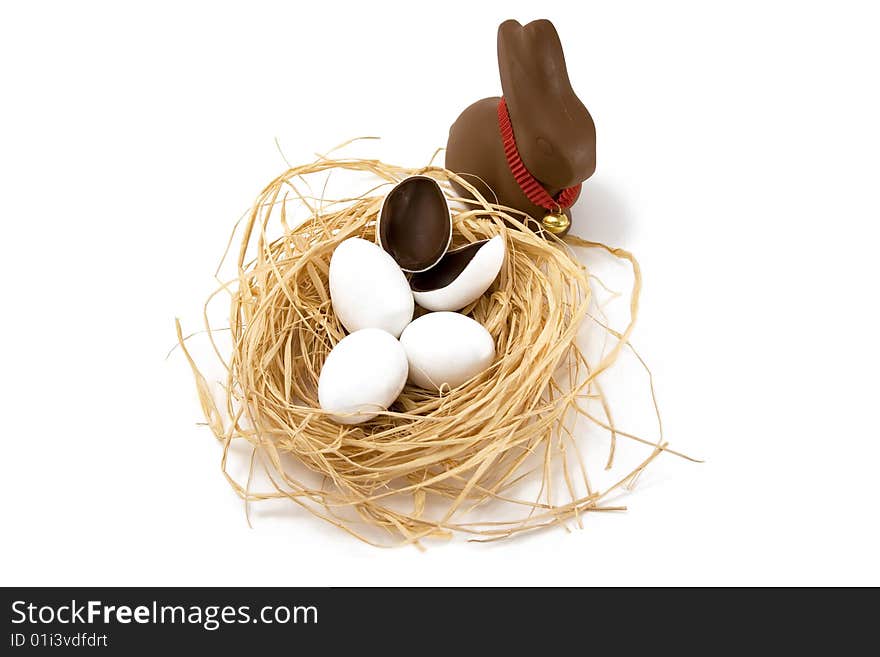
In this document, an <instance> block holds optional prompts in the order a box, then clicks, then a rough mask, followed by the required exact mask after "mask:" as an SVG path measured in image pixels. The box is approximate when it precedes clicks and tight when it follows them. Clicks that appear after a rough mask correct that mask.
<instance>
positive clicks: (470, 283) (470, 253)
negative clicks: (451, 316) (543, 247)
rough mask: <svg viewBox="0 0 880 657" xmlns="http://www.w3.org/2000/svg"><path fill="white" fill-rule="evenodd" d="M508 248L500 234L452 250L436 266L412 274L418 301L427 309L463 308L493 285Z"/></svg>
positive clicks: (412, 284)
mask: <svg viewBox="0 0 880 657" xmlns="http://www.w3.org/2000/svg"><path fill="white" fill-rule="evenodd" d="M505 251H506V248H505V245H504V238H503V237H501V235H496V236H495V237H493V238H492V239H490V240H488V241H485V242H482V243H475V244H469V245H467V246H464V247H462V248H460V249H456V250H454V251H449V252H448V253H447V254H446V255H445V256H444V257H443V259H442V260H441V261H440V262H439V263H438V264H437V265H436V266H435V267H434V268H433V269H431V270H429V271H427V272H424V273H423V274H416V275H415V276H413V279H412V280H411V281H410V286H411V287H412V290H413V297H415V300H416V303H417V304H419V305H420V306H421V307H422V308H425V309H427V310H461V309H462V308H464V307H465V306H466V305H468V304H469V303H471V302H473V301H476V300H477V299H479V298H480V296H481V295H482V294H483V292H485V291H486V290H488V289H489V286H490V285H492V281H494V280H495V278H496V277H497V276H498V272H500V271H501V266H502V265H503V264H504V254H505Z"/></svg>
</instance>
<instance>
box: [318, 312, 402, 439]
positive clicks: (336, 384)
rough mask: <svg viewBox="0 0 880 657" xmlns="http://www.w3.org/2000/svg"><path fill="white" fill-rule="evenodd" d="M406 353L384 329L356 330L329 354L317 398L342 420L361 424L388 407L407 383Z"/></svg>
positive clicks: (322, 405) (338, 419) (324, 406)
mask: <svg viewBox="0 0 880 657" xmlns="http://www.w3.org/2000/svg"><path fill="white" fill-rule="evenodd" d="M407 370H408V366H407V360H406V353H405V352H404V351H403V347H402V346H401V344H400V342H398V341H397V339H396V338H394V337H393V336H392V335H391V334H390V333H388V332H387V331H383V330H381V329H375V328H368V329H363V330H361V331H355V332H354V333H352V334H351V335H348V336H346V337H344V338H343V339H342V340H340V341H339V344H337V345H336V346H335V347H333V349H332V351H331V352H330V353H329V354H327V359H326V360H325V361H324V366H323V367H322V368H321V375H320V377H318V402H319V403H320V404H321V408H322V409H324V410H325V411H330V412H331V413H333V415H331V417H332V418H333V419H334V420H336V421H337V422H339V423H341V424H360V423H361V422H366V421H367V420H370V419H372V418H374V417H376V415H377V414H378V413H379V412H380V411H384V410H386V409H387V408H388V407H389V406H391V404H392V403H394V400H395V399H397V397H398V396H399V395H400V391H401V390H403V386H404V384H406V376H407Z"/></svg>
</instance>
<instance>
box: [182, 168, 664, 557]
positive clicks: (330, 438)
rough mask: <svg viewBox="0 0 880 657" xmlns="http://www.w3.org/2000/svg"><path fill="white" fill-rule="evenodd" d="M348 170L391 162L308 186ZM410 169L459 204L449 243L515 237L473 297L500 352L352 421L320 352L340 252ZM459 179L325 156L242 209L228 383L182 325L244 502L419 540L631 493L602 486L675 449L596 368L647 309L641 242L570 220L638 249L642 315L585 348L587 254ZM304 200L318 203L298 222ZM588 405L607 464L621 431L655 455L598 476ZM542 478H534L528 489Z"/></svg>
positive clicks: (328, 342)
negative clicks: (329, 387)
mask: <svg viewBox="0 0 880 657" xmlns="http://www.w3.org/2000/svg"><path fill="white" fill-rule="evenodd" d="M341 170H348V171H356V172H361V174H360V176H361V178H363V173H364V172H366V173H368V174H372V175H373V176H375V177H376V178H377V179H378V180H377V183H376V185H375V186H372V187H371V188H370V189H367V190H366V191H365V193H364V194H363V195H362V196H358V197H356V198H348V199H340V200H335V201H331V200H329V199H326V198H315V197H314V196H313V197H308V196H306V195H305V194H303V193H302V192H301V191H300V188H301V187H302V185H301V181H303V180H304V179H307V178H308V177H309V176H312V175H314V174H320V173H321V172H334V173H335V172H339V171H341ZM413 174H423V175H427V176H431V177H433V178H435V179H436V180H438V181H439V182H440V184H441V186H443V187H444V189H445V190H446V192H447V194H448V195H449V197H450V199H451V200H452V201H453V206H455V205H456V203H455V202H456V201H457V202H458V206H459V207H460V208H463V209H461V211H459V212H457V214H456V215H455V218H454V240H453V245H454V246H458V245H461V244H464V243H467V242H472V241H475V240H480V239H484V238H488V237H491V236H494V235H497V234H499V233H500V234H503V235H504V237H505V239H506V240H507V247H508V257H507V260H506V262H505V265H504V268H503V270H502V271H501V274H500V275H499V277H498V279H497V280H496V282H495V283H494V285H493V287H492V288H491V289H490V290H489V292H487V293H486V294H485V295H484V296H483V298H481V299H480V300H478V301H477V302H475V303H474V304H472V305H471V306H469V307H468V308H465V309H464V310H463V311H462V312H464V313H466V314H469V315H471V316H472V317H473V318H474V319H476V320H477V321H478V322H480V323H481V324H482V325H483V326H485V327H486V328H487V329H488V331H489V333H490V334H491V335H492V337H493V338H494V340H495V344H496V352H497V356H496V359H495V362H494V364H493V365H492V367H491V368H490V369H489V370H488V371H486V372H484V373H483V374H481V375H480V376H479V377H477V378H476V379H474V380H471V381H470V382H468V383H466V384H464V385H463V386H461V387H459V388H457V389H454V390H451V391H444V392H443V393H442V394H439V393H431V392H428V391H425V390H421V389H418V388H415V387H412V386H407V387H406V388H405V389H404V391H403V393H402V395H401V396H400V398H399V399H398V401H397V402H396V403H395V404H394V405H393V406H392V407H391V409H389V411H388V412H386V413H382V414H380V415H379V416H378V417H376V418H375V419H374V420H371V421H369V422H367V423H364V424H361V425H357V426H343V425H340V424H337V423H335V422H333V421H332V420H330V419H329V418H328V417H327V416H326V414H325V413H324V412H322V411H321V410H320V409H319V407H318V401H317V382H318V375H319V373H320V371H321V365H322V363H323V362H324V359H325V357H326V356H327V354H328V353H329V351H330V350H331V349H332V347H333V346H334V345H335V344H336V343H337V342H339V341H340V340H341V339H342V338H343V337H344V336H345V332H344V329H343V327H342V325H341V324H340V323H339V321H338V320H337V318H336V317H335V315H334V313H333V309H332V307H331V303H330V296H329V291H328V285H327V277H328V266H329V262H330V256H331V254H332V253H333V250H334V249H335V248H336V246H337V245H338V244H339V243H340V242H341V241H342V240H344V239H346V238H349V237H353V236H357V237H362V238H365V239H368V240H373V239H374V229H375V220H376V216H377V213H378V211H379V208H380V205H381V202H382V198H383V194H384V192H385V191H387V190H388V189H389V188H390V185H391V184H393V183H396V182H398V181H399V180H401V179H402V178H403V177H405V176H408V175H413ZM325 175H326V173H325ZM451 179H455V180H457V181H458V182H460V183H461V184H462V185H463V186H465V187H466V188H468V189H470V190H472V191H474V192H475V193H476V190H474V189H473V187H472V186H471V185H470V184H469V183H468V182H467V181H466V180H463V179H461V178H458V177H456V176H455V174H453V173H452V172H450V171H447V170H445V169H442V168H439V167H432V166H429V167H425V168H421V169H405V168H401V167H397V166H391V165H388V164H384V163H382V162H379V161H375V160H359V159H329V158H327V157H321V158H319V159H318V160H317V161H315V162H313V163H311V164H308V165H304V166H298V167H291V168H290V169H289V170H287V171H286V172H285V173H283V174H282V175H281V176H279V177H278V178H276V179H275V180H273V181H272V182H271V183H270V184H269V185H268V186H267V187H266V188H265V189H264V190H263V192H262V193H261V194H260V196H259V197H258V198H257V200H256V202H255V204H254V206H253V208H252V209H251V211H250V212H249V214H248V215H246V216H245V217H244V224H243V226H242V227H241V228H242V239H241V244H240V248H239V250H238V259H237V269H238V273H237V276H236V277H235V278H234V279H233V280H231V281H229V282H227V283H225V284H224V285H223V286H222V287H221V288H220V290H218V292H216V293H215V295H212V298H214V297H215V296H217V295H218V294H219V293H228V295H229V297H230V299H231V302H230V308H229V326H228V330H229V332H230V336H231V352H229V353H225V350H224V349H223V348H221V347H220V346H219V342H218V341H216V340H215V333H216V331H217V330H218V329H217V328H214V327H212V326H211V325H210V324H208V326H207V333H208V335H209V336H210V338H211V342H212V344H213V345H214V351H215V352H216V355H217V357H218V358H219V359H220V361H221V362H222V363H223V366H224V368H225V370H226V380H225V381H223V382H222V385H221V386H220V387H219V390H214V391H212V389H211V387H210V386H209V385H208V382H207V380H206V378H205V377H204V376H203V375H202V373H201V372H200V369H199V368H198V367H197V365H196V362H195V361H194V359H193V357H192V355H191V354H190V352H189V351H187V348H186V345H185V343H186V339H185V338H184V336H183V335H182V333H181V328H180V325H179V323H178V326H177V331H178V339H179V341H180V345H181V347H183V351H184V352H185V353H186V357H187V359H188V360H189V363H190V365H191V366H192V369H193V373H194V375H195V379H196V384H197V389H198V394H199V398H200V401H201V405H202V409H203V411H204V414H205V417H206V419H207V424H208V425H209V426H210V428H211V430H212V431H213V433H214V434H215V435H216V437H217V438H218V439H219V440H220V441H221V442H222V443H223V445H224V450H223V458H222V468H223V472H224V474H225V475H226V477H227V479H228V480H229V482H230V483H231V485H232V486H233V488H234V489H235V491H236V492H237V493H238V494H239V495H240V496H241V497H242V498H244V499H245V500H246V501H247V502H250V501H256V500H265V499H270V498H287V499H289V500H291V501H293V502H294V503H296V504H297V505H300V506H301V507H303V508H305V509H308V510H309V511H311V512H312V513H314V514H315V515H317V516H319V517H321V518H323V519H325V520H327V521H329V522H331V523H333V524H335V525H337V526H338V527H340V528H342V529H345V530H346V531H348V532H350V533H352V534H353V535H355V536H357V537H358V538H360V539H362V540H365V541H367V542H369V543H372V544H375V545H381V546H385V545H394V544H401V543H414V544H416V545H420V542H421V541H422V540H423V539H425V538H428V537H443V538H448V537H450V536H452V535H453V534H454V533H457V532H460V533H463V534H466V535H469V537H470V538H471V539H474V540H494V539H498V538H504V537H507V536H511V535H513V534H517V533H520V532H525V531H529V530H533V529H537V528H540V527H546V526H550V525H556V524H560V523H566V522H567V521H569V520H571V521H574V522H575V523H579V522H580V519H581V517H582V516H583V515H584V514H586V513H592V512H598V511H607V510H619V509H621V508H622V507H620V506H609V505H607V504H605V503H603V501H604V500H605V499H606V498H607V496H608V495H609V493H611V492H612V491H614V490H616V489H618V488H620V487H624V486H627V485H630V484H632V483H633V482H634V481H635V479H636V477H637V476H638V475H639V474H640V472H641V471H642V470H643V469H644V467H645V466H647V465H648V464H649V463H650V462H651V461H652V460H653V459H654V458H655V457H656V456H657V455H658V454H660V453H662V452H663V451H664V450H667V448H666V445H665V443H663V442H662V439H661V440H658V441H657V442H656V443H654V442H653V441H647V440H645V439H642V438H639V437H637V436H634V435H631V434H627V433H624V432H621V431H619V430H617V429H616V428H615V427H614V424H613V422H612V421H611V413H610V412H609V409H608V404H607V402H606V401H605V399H604V397H603V395H602V390H601V387H600V386H599V385H598V380H597V377H599V376H600V375H601V374H602V372H604V371H605V370H607V369H608V368H609V367H611V366H612V365H613V364H614V363H615V361H616V359H617V358H618V356H619V354H620V353H621V350H622V349H623V348H624V346H625V344H626V342H627V340H628V338H629V336H630V333H631V331H632V329H633V324H634V322H635V320H636V315H637V311H638V298H639V290H640V284H641V278H640V274H639V267H638V264H637V262H636V260H635V259H634V258H633V256H632V255H631V254H629V253H628V252H626V251H624V250H622V249H615V248H610V247H607V246H604V245H602V244H598V243H594V242H588V241H585V240H582V239H579V238H577V237H574V236H568V237H566V238H565V242H567V243H568V244H569V245H575V246H581V247H588V248H591V249H600V250H603V251H606V252H608V253H610V254H611V255H612V256H614V257H616V258H620V259H622V260H624V261H626V262H627V263H629V265H630V266H631V267H632V272H633V281H634V283H633V289H632V294H631V296H630V308H629V321H628V323H627V324H626V326H625V327H623V328H622V330H619V331H615V330H613V329H611V328H609V327H607V326H604V325H603V327H604V330H606V331H607V332H608V335H609V336H610V337H611V338H612V339H611V340H610V344H609V346H608V347H607V348H606V349H605V350H604V352H603V353H602V354H601V356H600V357H598V358H596V359H594V360H595V362H590V359H588V357H587V356H586V355H585V354H586V350H585V349H583V348H582V346H580V345H579V340H578V332H579V328H580V327H581V324H582V322H584V320H585V319H586V318H588V317H590V318H591V319H592V320H595V321H599V320H596V318H595V317H594V316H593V315H592V314H590V310H589V308H590V300H591V277H590V275H589V272H588V271H587V269H586V268H585V266H583V265H582V264H581V263H579V262H578V261H577V260H576V259H575V257H574V256H573V254H572V253H571V249H570V248H568V245H566V244H564V243H563V242H562V241H560V240H558V239H557V238H555V237H553V236H543V235H540V234H536V233H535V232H532V230H529V229H527V228H526V226H525V225H524V222H525V221H526V217H525V216H524V215H522V214H521V213H518V212H517V211H515V210H511V209H509V208H504V207H501V206H498V205H494V204H492V203H490V202H489V201H487V200H486V199H484V198H482V197H479V196H477V198H478V200H477V201H476V202H474V201H470V202H468V201H465V200H464V199H460V198H457V197H456V196H455V194H454V193H453V191H452V188H451V186H450V185H449V181H450V180H451ZM294 206H296V207H297V208H299V209H300V210H302V209H303V208H304V209H305V214H306V216H305V219H304V220H300V221H301V223H298V224H297V223H294V222H293V221H292V217H293V215H294V214H295V213H294V212H293V211H292V210H293V208H294ZM273 231H274V232H275V233H276V234H275V236H273ZM209 301H210V299H209ZM205 317H206V318H207V313H206V315H205ZM206 322H207V319H206ZM226 328H227V327H224V330H225V329H226ZM595 409H599V411H598V412H597V411H596V410H595ZM578 415H580V416H582V417H585V418H587V419H588V420H589V421H590V422H593V423H595V424H596V425H598V426H600V427H602V428H604V429H605V430H607V431H609V432H610V434H611V440H610V446H611V447H610V451H609V453H608V454H607V457H603V461H605V462H606V467H610V466H611V464H612V461H613V458H614V449H615V444H616V441H617V438H618V437H620V436H625V437H627V438H631V439H634V440H637V441H640V442H642V443H646V444H648V445H649V449H648V450H647V455H646V458H645V459H644V460H643V461H641V462H640V463H638V465H637V466H636V467H634V468H632V469H628V471H627V472H625V473H623V474H622V475H621V476H619V477H615V478H614V480H613V481H614V483H612V484H610V485H607V486H606V487H605V488H604V489H602V490H597V489H596V488H595V487H594V486H593V485H591V478H590V475H589V473H588V471H587V468H586V467H585V465H584V460H583V459H582V457H581V449H582V446H581V445H580V444H579V436H578V435H577V434H576V433H575V432H574V431H573V430H572V416H578ZM241 441H247V443H248V444H249V445H247V446H248V447H249V448H250V469H251V476H249V477H248V478H247V481H245V482H242V481H239V480H237V479H236V478H235V477H233V476H232V475H231V474H230V473H229V471H228V462H229V459H230V453H231V447H232V445H233V444H235V443H241ZM288 455H291V456H293V457H295V458H294V459H290V458H289V456H288ZM257 464H259V467H260V468H261V469H262V471H264V474H265V475H266V478H267V480H268V481H269V482H271V485H270V486H269V487H268V489H267V490H265V491H263V492H256V491H254V490H251V479H252V476H253V470H254V469H255V468H256V467H257ZM303 466H304V467H303ZM529 483H531V484H532V487H531V492H530V493H528V494H517V491H521V490H522V489H523V487H524V486H525V487H526V488H527V487H528V484H529ZM246 507H247V505H246ZM502 507H503V508H504V509H506V511H505V512H504V513H502ZM377 529H381V530H386V531H377Z"/></svg>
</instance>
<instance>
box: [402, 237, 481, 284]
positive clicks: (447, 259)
mask: <svg viewBox="0 0 880 657" xmlns="http://www.w3.org/2000/svg"><path fill="white" fill-rule="evenodd" d="M486 242H488V240H483V241H481V242H474V243H473V244H468V245H467V246H463V247H461V248H459V249H455V250H454V251H449V252H448V253H447V254H446V255H445V256H443V259H442V260H441V261H440V262H438V263H437V264H436V265H434V266H433V267H431V268H430V269H429V270H428V271H423V272H421V273H418V274H413V276H412V278H411V279H410V280H409V286H410V287H411V288H412V289H413V290H415V291H416V292H430V291H431V290H439V289H440V288H441V287H446V286H447V285H449V284H450V283H451V282H452V281H454V280H455V279H456V278H458V275H459V274H460V273H461V272H463V271H464V268H465V267H467V266H468V263H469V262H470V261H471V260H473V259H474V256H475V255H477V251H479V250H480V249H481V248H482V247H483V246H485V244H486Z"/></svg>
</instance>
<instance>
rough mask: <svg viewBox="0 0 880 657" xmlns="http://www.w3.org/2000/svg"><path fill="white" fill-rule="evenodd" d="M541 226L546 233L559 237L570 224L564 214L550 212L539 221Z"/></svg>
mask: <svg viewBox="0 0 880 657" xmlns="http://www.w3.org/2000/svg"><path fill="white" fill-rule="evenodd" d="M541 224H542V225H543V226H544V228H545V229H546V230H547V231H548V232H550V233H553V234H554V235H561V234H562V233H564V232H565V231H567V230H568V227H569V225H570V224H571V222H570V221H569V220H568V217H566V216H565V213H564V212H551V213H550V214H548V215H546V216H545V217H544V218H543V219H542V220H541Z"/></svg>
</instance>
